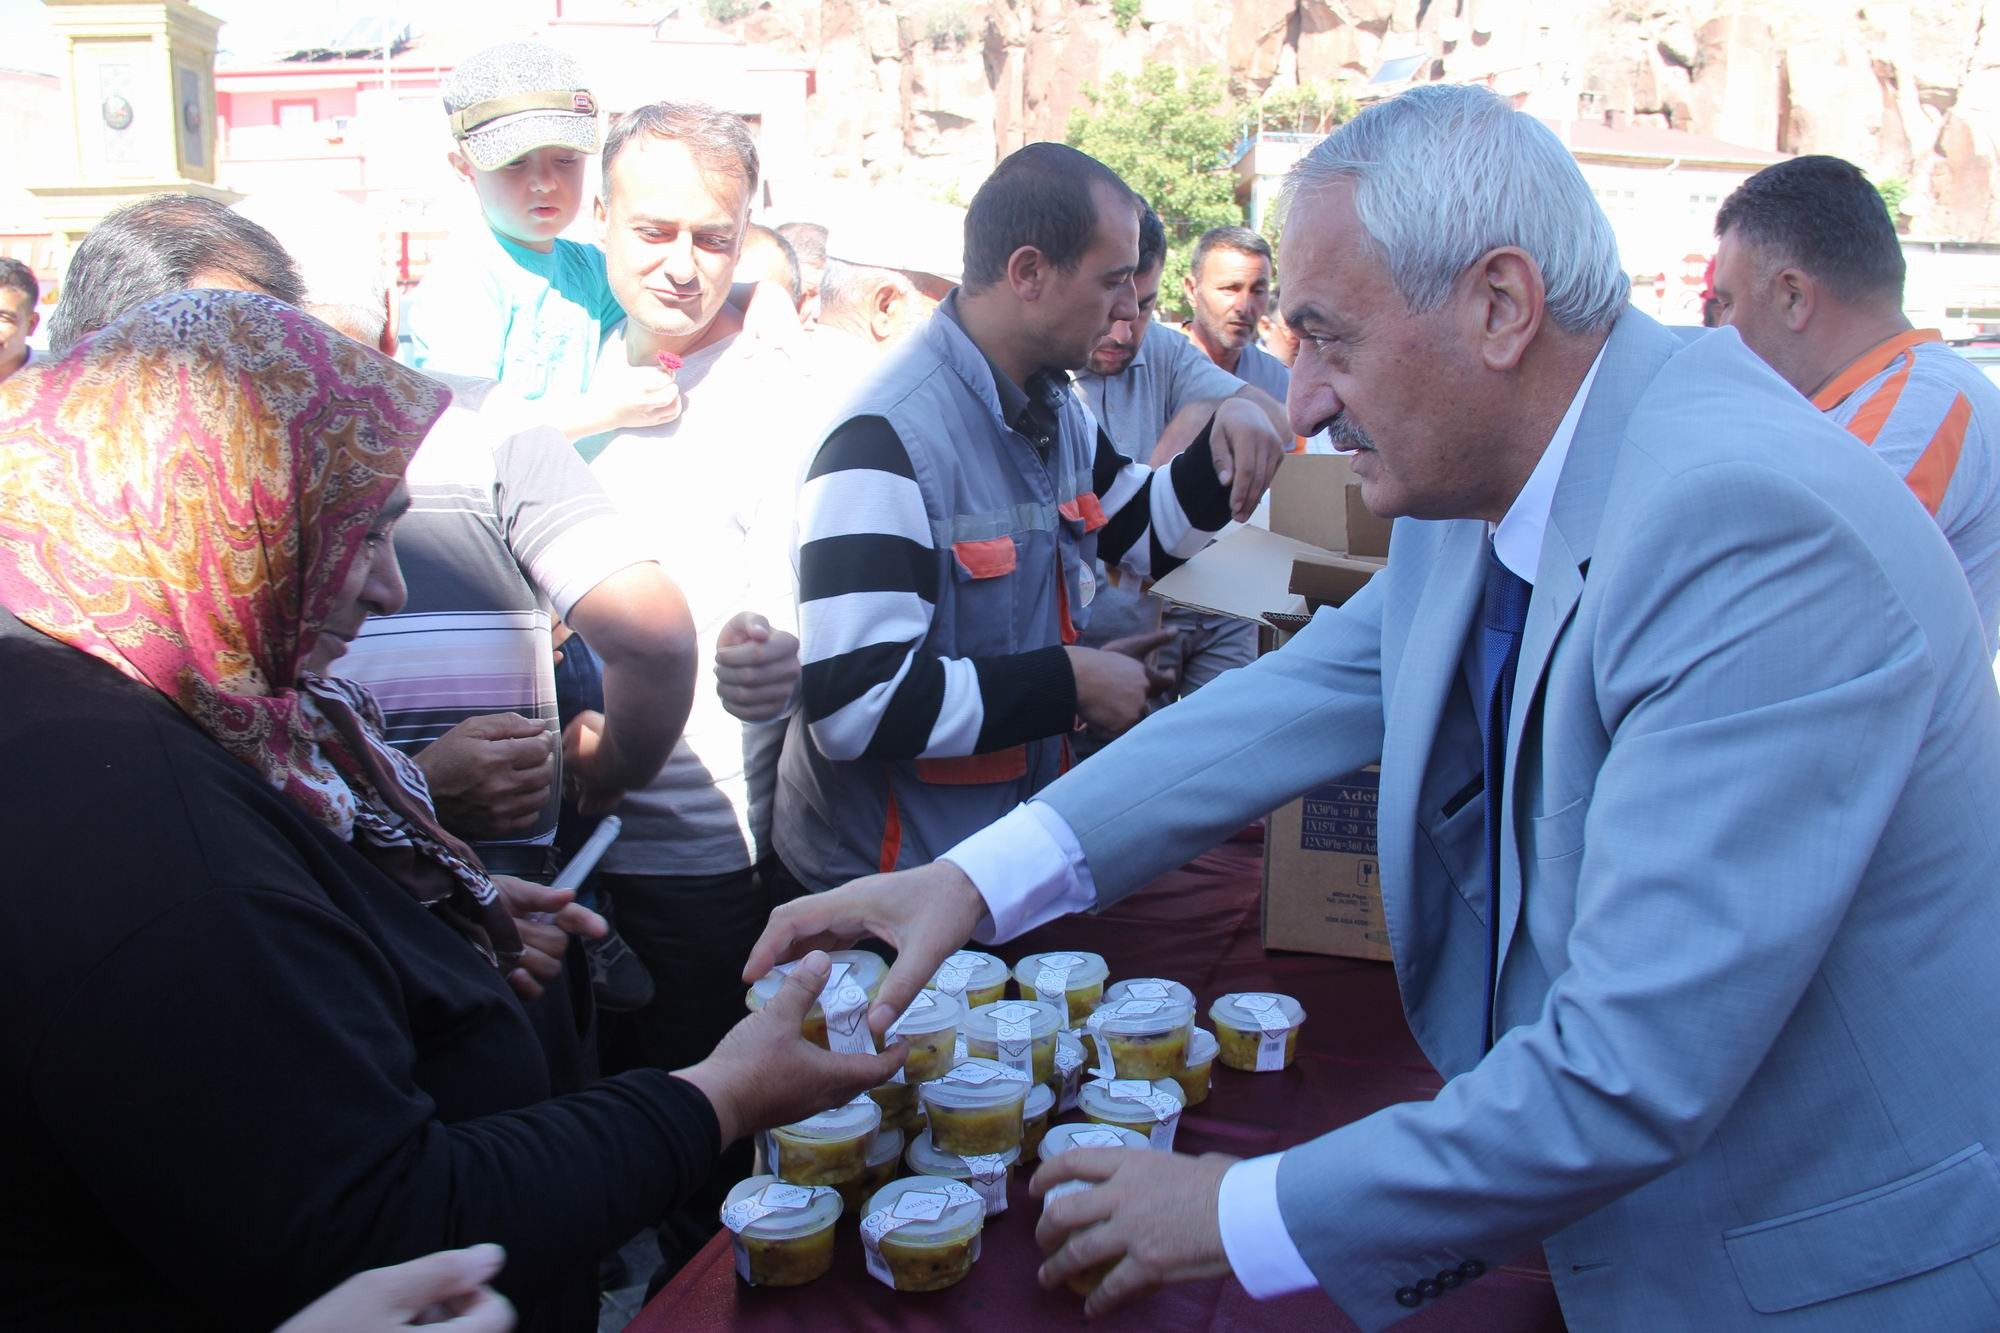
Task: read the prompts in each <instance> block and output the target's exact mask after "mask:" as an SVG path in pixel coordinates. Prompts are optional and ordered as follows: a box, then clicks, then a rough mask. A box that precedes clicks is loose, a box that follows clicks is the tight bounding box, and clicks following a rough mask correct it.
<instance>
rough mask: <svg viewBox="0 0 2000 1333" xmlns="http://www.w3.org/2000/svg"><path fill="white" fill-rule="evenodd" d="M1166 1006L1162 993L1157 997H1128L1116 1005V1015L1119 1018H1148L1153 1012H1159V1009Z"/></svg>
mask: <svg viewBox="0 0 2000 1333" xmlns="http://www.w3.org/2000/svg"><path fill="white" fill-rule="evenodd" d="M1166 1007H1167V998H1166V996H1164V995H1162V996H1160V997H1159V998H1158V999H1144V998H1134V999H1128V1000H1126V1001H1125V1002H1124V1003H1123V1004H1121V1005H1119V1006H1118V1016H1119V1017H1120V1018H1148V1017H1151V1016H1152V1015H1153V1014H1157V1013H1159V1012H1160V1010H1162V1009H1164V1008H1166Z"/></svg>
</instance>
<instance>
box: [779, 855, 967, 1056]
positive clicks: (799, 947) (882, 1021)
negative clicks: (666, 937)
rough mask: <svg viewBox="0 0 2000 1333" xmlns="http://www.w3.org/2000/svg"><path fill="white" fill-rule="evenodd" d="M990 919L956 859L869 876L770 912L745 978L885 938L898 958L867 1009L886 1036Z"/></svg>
mask: <svg viewBox="0 0 2000 1333" xmlns="http://www.w3.org/2000/svg"><path fill="white" fill-rule="evenodd" d="M985 915H986V900H985V899H983V898H981V897H980V896H979V890H978V889H976V888H974V887H973V884H972V881H971V880H970V879H968V878H967V877H966V874H965V872H964V871H963V870H960V869H959V868H958V867H957V866H955V865H953V864H952V863H951V862H949V861H934V862H932V863H931V864H930V865H927V866H921V867H919V868H918V869H915V870H899V871H897V872H896V873H894V874H891V875H870V876H868V877H867V878H866V879H857V880H855V881H854V882H853V883H851V884H848V885H845V886H844V887H842V888H838V889H834V890H832V891H831V892H828V893H809V894H807V895H806V896H805V897H803V898H794V899H793V900H792V901H791V902H788V903H786V904H785V905H784V906H783V907H780V908H779V909H778V910H777V911H775V912H773V913H771V919H770V921H769V922H768V923H767V924H766V925H765V927H764V933H763V935H762V936H760V937H759V938H758V940H757V947H755V948H754V949H752V950H751V951H750V962H749V964H748V965H747V966H745V967H744V969H743V980H744V981H746V982H754V981H755V980H757V978H759V977H761V976H763V975H764V974H765V973H766V972H769V971H770V970H771V969H772V968H773V967H774V966H776V965H777V964H779V963H782V962H786V961H788V960H790V959H793V958H797V957H799V956H800V955H801V954H804V953H806V952H807V951H808V950H812V949H840V948H845V947H846V946H847V945H850V944H852V943H854V942H855V941H856V940H858V939H861V938H862V937H864V936H873V937H874V938H876V939H878V940H883V941H885V942H887V943H889V944H892V945H894V946H895V949H896V961H895V963H894V964H892V965H891V966H890V968H889V975H888V976H887V977H886V978H884V979H883V981H882V989H881V992H880V993H879V994H878V995H877V996H876V999H875V1006H874V1008H872V1009H870V1010H869V1011H868V1026H869V1027H870V1028H871V1029H873V1030H874V1033H875V1035H876V1037H877V1038H880V1037H881V1036H882V1034H883V1033H884V1032H886V1031H888V1029H889V1024H891V1023H893V1022H894V1021H895V1020H896V1016H897V1015H898V1014H901V1013H902V1012H903V1010H904V1009H906V1008H908V1007H909V1004H910V1001H911V1000H914V999H915V998H916V997H917V992H918V991H920V990H922V989H923V987H924V983H925V982H927V981H929V980H930V979H931V977H932V975H933V974H935V973H936V972H937V970H938V965H939V964H941V963H943V962H944V960H945V959H947V958H949V957H950V956H951V954H952V952H953V951H954V950H956V949H958V948H959V947H960V946H962V945H963V944H964V943H965V942H966V941H967V940H969V939H971V938H972V932H973V930H974V929H976V928H977V927H978V925H979V922H980V921H981V919H983V918H984V917H985Z"/></svg>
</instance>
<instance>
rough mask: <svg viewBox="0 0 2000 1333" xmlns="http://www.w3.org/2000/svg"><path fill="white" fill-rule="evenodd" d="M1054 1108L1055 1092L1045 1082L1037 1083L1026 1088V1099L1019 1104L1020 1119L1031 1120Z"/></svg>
mask: <svg viewBox="0 0 2000 1333" xmlns="http://www.w3.org/2000/svg"><path fill="white" fill-rule="evenodd" d="M1055 1109H1056V1094H1055V1092H1054V1091H1053V1090H1052V1089H1051V1088H1050V1087H1049V1085H1048V1084H1046V1083H1037V1084H1036V1085H1035V1086H1034V1087H1032V1088H1030V1089H1028V1100H1027V1101H1025V1102H1023V1103H1022V1104H1021V1119H1022V1121H1023V1122H1024V1123H1025V1122H1026V1121H1029V1120H1033V1119H1035V1118H1036V1117H1037V1116H1044V1115H1047V1114H1048V1113H1049V1112H1051V1111H1053V1110H1055Z"/></svg>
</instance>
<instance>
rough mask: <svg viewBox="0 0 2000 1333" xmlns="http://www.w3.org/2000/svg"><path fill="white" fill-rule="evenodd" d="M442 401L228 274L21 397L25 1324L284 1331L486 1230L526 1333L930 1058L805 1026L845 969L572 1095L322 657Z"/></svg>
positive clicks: (0, 426) (8, 797)
mask: <svg viewBox="0 0 2000 1333" xmlns="http://www.w3.org/2000/svg"><path fill="white" fill-rule="evenodd" d="M447 401H448V395H447V391H445V390H444V389H442V388H440V387H439V386H437V385H436V384H434V383H433V382H431V381H430V380H428V379H425V378H424V377H423V376H421V375H418V374H416V373H415V372H412V371H409V370H407V369H405V368H403V367H400V366H398V365H396V364H395V363H394V362H392V361H389V360H387V359H386V358H384V357H381V356H380V355H378V354H376V353H375V352H373V351H371V350H369V349H366V348H363V347H362V346H360V345H359V344H358V343H354V342H351V341H349V340H347V339H344V338H342V337H340V336H339V335H338V334H335V333H333V332H332V331H331V330H329V329H327V328H325V327H324V326H323V325H320V324H318V323H316V322H315V321H313V320H311V319H309V318H307V317H306V316H304V315H302V314H300V313H298V312H297V311H295V310H293V309H291V308H290V307H287V306H284V305H281V304H279V303H278V302H275V301H272V300H269V299H267V298H264V297H260V296H252V295H247V294H244V293H224V292H184V293H180V294H177V295H174V296H170V297H166V298H162V299H161V300H158V301H155V302H153V303H151V304H149V305H146V306H143V307H140V308H139V309H137V310H135V311H133V312H132V313H130V314H128V315H127V316H125V317H124V318H123V319H121V320H120V321H118V322H117V323H115V324H113V325H112V326H111V327H109V328H107V329H105V330H104V331H102V332H101V333H99V334H98V335H97V336H95V337H94V338H92V339H91V340H90V341H88V342H85V343H83V344H80V345H79V346H77V347H76V348H74V349H72V350H71V351H70V352H69V353H68V354H67V355H66V356H64V357H63V358H61V359H59V360H55V361H47V362H37V363H36V364H35V365H34V366H31V367H30V368H29V369H28V370H26V371H24V372H23V373H22V374H20V375H18V376H16V377H14V378H13V379H12V380H10V381H9V382H8V383H7V384H5V385H4V386H0V700H5V706H4V708H0V845H4V847H5V848H6V849H7V850H6V853H5V855H6V864H7V866H8V873H7V875H6V877H5V878H6V883H5V886H4V887H0V951H4V956H5V957H6V958H7V959H8V960H9V966H8V967H7V968H6V969H4V970H0V1012H4V1013H5V1014H6V1015H7V1022H6V1024H5V1025H4V1032H5V1038H4V1045H0V1083H4V1085H5V1088H6V1095H4V1096H0V1326H5V1327H7V1328H9V1329H29V1328H50V1329H55V1328H62V1329H73V1328H82V1327H100V1326H102V1327H111V1326H116V1327H128V1328H148V1329H156V1328H169V1329H171V1328H184V1327H185V1328H203V1329H210V1328H238V1327H241V1328H252V1329H269V1328H271V1327H273V1326H274V1325H276V1324H277V1323H279V1322H280V1321H282V1319H283V1318H284V1317H285V1316H286V1315H287V1314H289V1313H291V1312H292V1311H293V1310H296V1309H298V1308H299V1307H300V1306H302V1305H304V1304H305V1303H306V1302H307V1301H308V1300H310V1299H311V1298H312V1297H313V1296H315V1295H317V1294H318V1293H320V1292H322V1291H324V1290H326V1289H327V1288H329V1287H331V1286H333V1285H334V1284H335V1283H337V1282H339V1281H340V1280H342V1279H343V1278H346V1277H347V1276H349V1275H351V1274H353V1273H356V1272H358V1271H360V1270H362V1269H366V1268H371V1267H377V1266H380V1265H383V1264H392V1263H397V1262H400V1261H403V1260H407V1259H411V1258H414V1257H416V1256H418V1255H422V1254H425V1253H428V1252H430V1251H434V1250H441V1249H446V1248H450V1247H453V1246H458V1245H463V1244H470V1243H472V1242H476V1241H496V1242H499V1243H500V1244H502V1245H504V1246H505V1247H506V1249H507V1251H508V1254H509V1259H508V1263H507V1268H506V1271H505V1273H504V1275H503V1276H502V1277H501V1279H500V1280H499V1281H498V1283H497V1285H498V1286H499V1287H500V1289H501V1290H502V1291H503V1292H504V1293H505V1294H506V1295H507V1296H508V1297H510V1298H511V1299H512V1300H513V1301H514V1303H515V1304H516V1305H517V1306H518V1307H520V1310H521V1314H522V1319H523V1326H524V1327H528V1328H573V1329H577V1330H583V1329H586V1328H594V1327H595V1321H596V1293H595V1286H594V1282H593V1275H594V1265H595V1262H596V1260H597V1258H598V1257H599V1256H600V1255H601V1254H604V1253H607V1252H609V1251H610V1250H611V1249H613V1248H615V1247H616V1246H617V1245H618V1244H619V1243H620V1242H621V1241H623V1240H624V1239H626V1238H627V1237H629V1236H631V1235H632V1234H633V1233H634V1232H636V1231H637V1230H638V1229H639V1228H640V1227H641V1226H643V1225H645V1224H646V1223H647V1222H649V1221H650V1220H652V1219H653V1218H654V1217H656V1216H658V1215H659V1214H660V1213H662V1212H664V1211H666V1210H667V1209H668V1208H669V1207H671V1206H672V1205H673V1204H674V1203H675V1202H677V1201H678V1200H679V1199H680V1198H681V1197H683V1196H684V1195H685V1194H686V1193H687V1192H688V1191H689V1190H691V1189H692V1188H693V1187H695V1186H696V1185H699V1184H700V1183H701V1182H702V1180H703V1179H704V1177H705V1176H706V1175H707V1174H708V1172H709V1170H710V1169H711V1168H712V1166H713V1164H714V1162H715V1160H716V1155H717V1153H718V1152H719V1150H720V1148H721V1146H722V1145H723V1144H726V1143H728V1142H729V1141H731V1140H732V1139H733V1138H735V1137H737V1136H738V1135H740V1134H742V1133H745V1132H748V1131H749V1130H751V1129H754V1128H758V1127H761V1126H764V1125H768V1124H771V1123H782V1122H784V1121H785V1120H788V1119H792V1118H796V1117H797V1116H799V1115H802V1114H809V1113H810V1112H812V1111H814V1110H817V1109H820V1108H821V1107H823V1106H826V1105H831V1104H834V1103H836V1102H839V1101H843V1100H845V1099H846V1098H847V1097H849V1096H852V1095H853V1094H855V1093H857V1092H859V1091H860V1090H861V1089H863V1088H866V1087H870V1086H873V1085H875V1084H877V1083H880V1082H882V1081H883V1080H884V1079H885V1078H886V1077H887V1076H888V1073H889V1072H890V1071H891V1070H892V1069H893V1068H894V1067H895V1065H896V1063H897V1061H898V1060H899V1059H900V1053H899V1052H897V1053H892V1054H890V1055H888V1056H879V1057H869V1056H837V1055H832V1054H830V1053H828V1052H826V1051H823V1050H820V1049H819V1048H817V1047H813V1046H810V1045H808V1044H807V1043H806V1042H805V1041H804V1040H803V1038H802V1037H801V1036H800V1034H799V1019H800V1018H801V1017H802V1016H803V1014H804V1012H805V1009H806V1007H807V1006H808V1005H809V1004H810V1003H811V1001H812V999H813V998H814V996H815V994H816V993H817V989H818V984H819V980H820V978H821V977H822V976H823V960H821V961H820V963H819V964H818V965H816V966H811V967H808V966H802V967H801V968H800V969H799V975H798V976H797V977H796V979H795V981H794V984H793V985H792V986H791V988H790V989H788V990H787V992H785V994H784V995H783V996H782V997H781V999H782V1000H783V1001H784V1003H783V1004H782V1005H780V1004H779V1003H777V1002H774V1003H773V1004H772V1005H767V1006H766V1007H765V1008H764V1009H763V1010H762V1011H760V1013H759V1014H758V1015H754V1016H752V1017H751V1018H749V1019H748V1020H746V1021H745V1022H744V1023H743V1024H742V1025H740V1026H739V1027H738V1028H737V1029H736V1030H735V1031H734V1032H732V1033H731V1035H730V1036H729V1038H728V1039H726V1040H725V1041H724V1042H723V1043H722V1045H720V1046H719V1047H718V1048H717V1049H716V1051H715V1053H714V1054H713V1055H712V1056H710V1057H709V1058H708V1059H707V1060H704V1061H702V1062H701V1063H700V1064H697V1065H695V1066H693V1067H691V1068H689V1069H686V1070H682V1071H679V1072H677V1073H675V1074H668V1073H665V1072H662V1071H659V1070H636V1071H633V1072H630V1073H627V1074H622V1075H619V1076H618V1077H617V1078H615V1079H611V1080H607V1081H605V1082H603V1083H600V1084H598V1085H597V1086H595V1087H593V1088H590V1089H588V1090H586V1091H584V1092H580V1093H576V1094H573V1095H571V1096H566V1097H558V1098H551V1097H550V1096H549V1095H548V1086H547V1079H548V1076H547V1073H546V1069H545V1067H544V1065H543V1062H542V1061H541V1060H540V1059H539V1058H538V1057H536V1056H535V1054H534V1050H533V1046H534V1038H533V1036H532V1034H531V1032H530V1030H529V1028H528V1026H527V1022H526V1020H525V1018H524V1016H523V1013H522V1010H521V1007H520V1001H519V999H518V998H517V996H516V995H515V994H514V992H513V990H512V989H511V988H510V986H509V984H508V979H507V974H508V973H509V972H510V971H512V970H513V966H514V962H515V960H516V959H517V958H518V957H519V956H520V953H521V949H522V943H521V939H520V935H519V932H518V930H517V928H516V926H515V923H514V921H513V919H512V918H511V916H510V915H509V913H508V911H507V910H506V906H505V903H504V901H503V900H502V897H501V895H500V894H499V893H498V892H497V891H496V890H495V887H494V885H493V883H492V881H491V880H490V879H489V878H488V877H487V876H486V875H485V873H484V871H483V870H482V869H481V868H480V866H479V864H478V861H477V858H476V857H474V856H473V855H472V854H471V853H470V852H469V851H468V850H467V849H466V848H465V847H464V846H463V844H461V843H459V842H457V841H456V840H455V839H453V838H452V837H451V836H450V835H449V834H446V833H445V832H444V831H443V830H442V829H441V828H439V827H438V825H437V821H436V817H435V814H434V812H433V811H432V810H431V808H430V804H429V798H428V794H427V793H426V792H425V790H424V787H423V780H422V778H421V776H420V775H419V774H417V772H416V770H415V769H414V767H413V766H411V765H409V764H408V763H407V761H404V760H402V759H401V757H400V756H399V755H397V754H396V752H395V751H393V750H392V749H390V748H389V747H387V746H386V745H384V744H383V743H382V742H381V740H380V737H379V734H378V731H377V725H378V715H377V714H376V712H375V710H374V706H373V703H372V701H370V700H369V699H368V697H367V696H366V694H365V693H363V692H361V691H359V690H358V689H356V688H355V687H354V686H352V685H348V684H345V683H342V682H339V681H337V680H334V679H331V678H328V677H326V676H324V675H322V674H320V670H321V669H323V668H324V667H325V665H326V664H327V662H328V660H329V659H330V658H331V657H332V656H333V655H335V653H334V645H336V644H337V643H338V642H339V641H340V640H341V639H342V638H343V636H346V637H351V636H352V634H353V632H354V631H355V629H357V628H358V627H359V623H360V617H361V616H364V615H365V614H366V612H367V611H368V610H369V609H370V608H371V606H372V607H376V608H384V607H386V606H387V604H388V603H390V602H393V601H395V600H396V599H397V598H398V596H399V588H400V580H399V577H398V576H397V575H396V574H395V572H394V569H395V566H394V554H393V548H392V546H391V544H390V540H391V531H390V530H391V528H392V526H393V522H394V517H395V513H396V507H395V505H396V496H397V495H398V492H399V490H400V483H401V477H402V472H403V469H404V467H405V465H406V464H407V462H408V460H409V457H410V455H411V454H412V453H414V452H415V450H416V447H417V444H418V442H419V441H420V440H421V439H422V438H423V435H424V432H425V431H426V430H427V429H429V427H430V425H431V423H432V422H433V421H435V420H436V418H437V416H438V414H439V413H440V412H441V411H442V410H443V408H444V405H445V403H446V402H447ZM794 992H796V993H794Z"/></svg>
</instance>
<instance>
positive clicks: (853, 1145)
mask: <svg viewBox="0 0 2000 1333" xmlns="http://www.w3.org/2000/svg"><path fill="white" fill-rule="evenodd" d="M881 1127H882V1108H881V1107H879V1106H877V1105H876V1104H875V1103H874V1102H873V1101H872V1100H870V1099H869V1098H866V1097H861V1098H857V1099H856V1100H854V1101H851V1102H847V1103H844V1104H843V1105H840V1106H836V1107H833V1108H831V1109H830V1110H825V1111H821V1112H820V1113H819V1114H818V1115H815V1116H810V1117H808V1118H807V1119H804V1120H801V1121H799V1122H797V1123H796V1124H791V1125H780V1126H778V1127H777V1128H776V1129H774V1130H772V1131H771V1148H772V1156H773V1159H774V1160H773V1162H772V1167H771V1169H772V1170H773V1171H775V1172H776V1173H777V1176H778V1179H780V1180H782V1181H784V1182H786V1183H787V1184H791V1185H838V1184H840V1183H841V1182H842V1181H844V1180H852V1179H854V1178H855V1177H856V1176H859V1175H861V1174H863V1173H864V1172H865V1171H866V1170H867V1169H868V1141H869V1140H870V1139H872V1138H874V1137H875V1131H876V1130H878V1129H880V1128H881Z"/></svg>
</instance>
